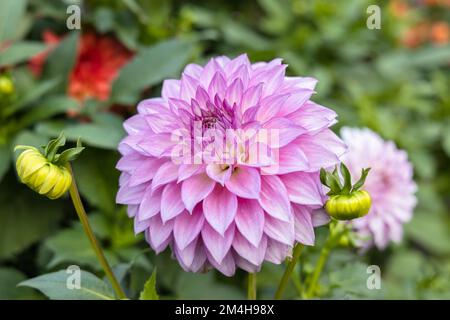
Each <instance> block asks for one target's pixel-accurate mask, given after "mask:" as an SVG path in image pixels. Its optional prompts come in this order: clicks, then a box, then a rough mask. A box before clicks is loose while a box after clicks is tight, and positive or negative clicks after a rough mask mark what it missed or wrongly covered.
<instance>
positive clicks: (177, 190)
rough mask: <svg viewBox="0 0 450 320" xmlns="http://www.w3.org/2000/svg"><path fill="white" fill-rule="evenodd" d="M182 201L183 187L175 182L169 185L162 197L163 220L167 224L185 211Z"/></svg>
mask: <svg viewBox="0 0 450 320" xmlns="http://www.w3.org/2000/svg"><path fill="white" fill-rule="evenodd" d="M184 209H185V208H184V204H183V201H182V200H181V186H180V185H179V184H177V183H175V182H172V183H169V184H167V185H166V186H165V187H164V189H163V192H162V195H161V219H162V220H163V222H166V221H168V220H170V219H172V218H174V217H176V216H178V215H179V214H180V213H181V212H183V210H184Z"/></svg>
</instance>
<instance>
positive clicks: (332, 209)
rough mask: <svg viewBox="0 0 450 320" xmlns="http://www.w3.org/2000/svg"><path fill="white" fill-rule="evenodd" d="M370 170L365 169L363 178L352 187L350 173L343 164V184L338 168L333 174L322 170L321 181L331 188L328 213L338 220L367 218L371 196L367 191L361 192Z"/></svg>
mask: <svg viewBox="0 0 450 320" xmlns="http://www.w3.org/2000/svg"><path fill="white" fill-rule="evenodd" d="M369 170H370V168H368V169H363V170H362V172H361V178H360V179H359V180H358V181H357V182H356V183H355V184H354V185H353V186H352V185H351V176H350V172H349V170H348V169H347V167H346V166H345V164H343V163H341V167H340V172H341V175H342V177H343V180H344V184H342V183H341V177H340V175H339V172H338V171H337V168H336V169H335V170H334V171H333V173H329V172H327V171H325V170H324V169H321V170H320V180H321V182H322V184H324V185H326V186H327V187H329V188H330V191H329V192H328V195H329V196H330V197H329V199H328V201H327V202H326V203H325V210H326V212H327V213H328V214H329V215H330V216H331V217H333V218H335V219H337V220H352V219H356V218H360V217H363V216H365V215H366V214H367V213H368V212H369V210H370V206H371V204H372V199H371V197H370V194H369V193H368V192H367V191H365V190H359V189H360V188H361V187H362V186H363V185H364V182H365V179H366V177H367V174H368V173H369Z"/></svg>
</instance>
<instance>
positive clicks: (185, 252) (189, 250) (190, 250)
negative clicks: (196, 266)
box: [173, 238, 198, 269]
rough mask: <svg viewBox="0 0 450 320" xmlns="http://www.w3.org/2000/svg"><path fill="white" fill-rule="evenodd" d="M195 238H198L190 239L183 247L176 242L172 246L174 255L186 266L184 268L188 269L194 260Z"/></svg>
mask: <svg viewBox="0 0 450 320" xmlns="http://www.w3.org/2000/svg"><path fill="white" fill-rule="evenodd" d="M197 240H198V239H197V238H195V239H194V241H192V242H191V243H190V244H188V245H187V246H185V247H184V248H180V247H179V246H178V245H177V243H176V242H175V244H174V246H173V247H174V248H173V249H174V253H175V256H176V257H177V259H178V261H180V263H181V264H182V265H184V266H186V269H189V267H190V266H191V265H192V263H193V262H194V258H195V252H196V249H197Z"/></svg>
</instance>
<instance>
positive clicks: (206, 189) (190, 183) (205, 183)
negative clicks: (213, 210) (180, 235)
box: [181, 173, 216, 212]
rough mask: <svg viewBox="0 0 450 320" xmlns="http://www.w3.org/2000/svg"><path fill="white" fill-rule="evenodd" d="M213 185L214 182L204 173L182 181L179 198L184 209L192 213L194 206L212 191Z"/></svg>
mask: <svg viewBox="0 0 450 320" xmlns="http://www.w3.org/2000/svg"><path fill="white" fill-rule="evenodd" d="M215 185H216V182H215V181H214V180H212V179H211V178H209V177H208V176H207V175H206V174H204V173H201V174H197V175H195V176H193V177H190V178H188V179H186V180H184V181H183V182H182V183H181V198H182V200H183V203H184V206H185V207H186V209H187V210H188V211H189V212H192V210H193V209H194V207H195V205H196V204H197V203H199V202H200V201H202V200H203V199H205V198H206V197H207V196H208V195H209V194H210V193H211V192H212V191H213V189H214V186H215Z"/></svg>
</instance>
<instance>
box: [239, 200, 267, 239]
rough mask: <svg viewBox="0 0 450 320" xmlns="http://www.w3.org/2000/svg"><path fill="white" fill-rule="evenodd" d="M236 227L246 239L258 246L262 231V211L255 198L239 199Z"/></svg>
mask: <svg viewBox="0 0 450 320" xmlns="http://www.w3.org/2000/svg"><path fill="white" fill-rule="evenodd" d="M234 221H235V223H236V227H237V228H238V230H239V232H240V233H241V234H242V235H244V237H245V238H247V240H248V241H249V242H250V243H251V244H253V245H254V246H258V244H259V243H260V241H261V237H262V236H263V231H264V211H263V210H262V208H261V206H260V205H259V203H258V202H257V201H256V200H245V199H239V202H238V209H237V213H236V217H235V220H234Z"/></svg>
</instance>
